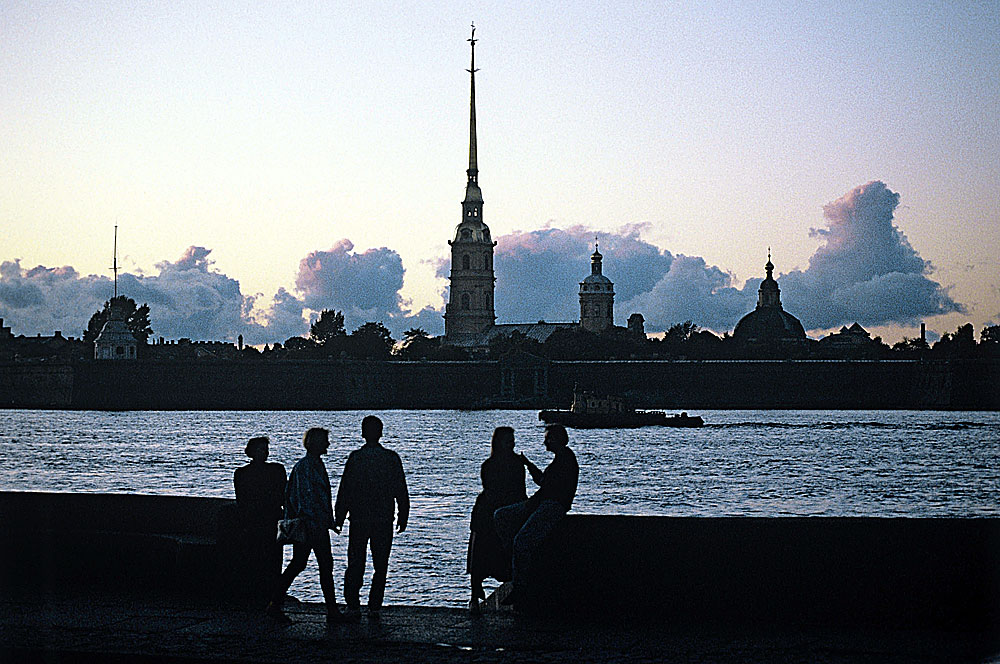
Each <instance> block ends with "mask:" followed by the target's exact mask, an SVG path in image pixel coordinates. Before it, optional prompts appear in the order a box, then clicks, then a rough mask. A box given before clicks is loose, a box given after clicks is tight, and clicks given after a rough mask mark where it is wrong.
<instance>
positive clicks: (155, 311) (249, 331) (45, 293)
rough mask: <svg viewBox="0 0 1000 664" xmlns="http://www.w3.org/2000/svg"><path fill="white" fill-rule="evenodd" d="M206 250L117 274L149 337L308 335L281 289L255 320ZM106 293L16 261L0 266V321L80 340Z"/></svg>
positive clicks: (96, 282) (92, 279) (97, 283)
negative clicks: (145, 313) (144, 309)
mask: <svg viewBox="0 0 1000 664" xmlns="http://www.w3.org/2000/svg"><path fill="white" fill-rule="evenodd" d="M210 253H211V250H210V249H206V248H205V247H198V246H191V247H188V249H187V250H186V251H185V252H184V254H183V255H182V256H181V257H180V258H179V259H178V260H176V261H173V262H171V261H163V262H160V263H158V264H157V265H156V268H157V269H158V270H159V273H158V274H155V275H143V274H131V273H124V274H121V275H119V277H118V292H119V293H121V294H123V295H127V296H128V297H131V298H132V299H133V300H135V301H136V302H138V303H139V304H142V303H148V304H149V317H150V321H151V323H152V327H153V333H154V334H153V336H154V337H159V336H162V337H165V338H168V339H177V338H181V337H188V338H191V339H198V340H216V339H227V340H231V341H235V339H236V337H237V336H238V335H240V334H242V335H244V338H245V340H246V341H247V343H264V342H266V341H274V340H277V339H281V340H284V339H285V338H287V337H288V336H292V335H293V334H302V333H303V332H305V331H307V327H306V324H305V321H304V319H303V318H302V306H301V303H297V302H296V301H295V300H294V298H287V297H283V296H284V295H286V294H285V293H284V292H283V291H279V293H278V295H277V296H276V297H275V304H274V306H273V307H272V309H270V310H268V311H263V312H256V318H259V319H260V320H261V321H262V322H258V320H257V319H256V318H255V312H254V305H255V302H256V298H255V297H254V296H249V295H244V294H243V293H242V292H241V290H240V284H239V282H238V281H237V280H235V279H233V278H231V277H229V276H227V275H225V274H222V273H221V272H219V271H218V270H216V269H215V268H214V267H213V263H212V261H211V260H210V259H209V254H210ZM113 293H114V286H113V284H112V281H111V279H109V278H107V277H104V276H98V275H87V276H82V275H80V274H79V273H78V272H77V271H76V270H75V269H73V268H72V267H68V266H66V267H58V268H50V267H45V266H42V265H39V266H37V267H34V268H31V269H30V270H26V269H24V268H22V267H21V265H20V262H19V261H13V262H11V261H7V262H4V263H3V264H2V265H0V317H3V318H5V319H6V324H8V325H11V326H12V327H13V328H14V331H15V333H17V334H36V333H37V334H51V333H52V332H53V331H55V330H60V331H62V332H64V334H65V335H67V336H81V335H82V334H83V330H84V329H85V328H86V326H87V321H89V320H90V316H91V315H92V314H93V313H94V312H95V311H97V310H99V309H100V308H101V307H102V306H103V304H104V302H105V300H107V299H109V298H110V297H111V296H112V294H113ZM280 335H284V336H280Z"/></svg>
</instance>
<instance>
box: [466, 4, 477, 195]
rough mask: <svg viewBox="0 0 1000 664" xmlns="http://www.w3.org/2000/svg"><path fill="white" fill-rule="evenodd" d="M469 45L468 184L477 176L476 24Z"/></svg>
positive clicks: (473, 25)
mask: <svg viewBox="0 0 1000 664" xmlns="http://www.w3.org/2000/svg"><path fill="white" fill-rule="evenodd" d="M466 41H468V42H469V44H471V45H472V65H471V66H470V67H469V68H468V69H467V70H466V71H467V72H469V75H470V77H471V79H472V92H471V95H470V101H469V170H468V174H469V182H476V180H477V179H478V178H477V176H478V175H479V165H478V163H477V155H476V72H477V71H479V70H478V69H476V42H477V41H478V40H477V39H476V24H475V23H473V24H472V36H471V37H469V39H468V40H466Z"/></svg>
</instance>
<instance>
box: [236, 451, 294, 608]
mask: <svg viewBox="0 0 1000 664" xmlns="http://www.w3.org/2000/svg"><path fill="white" fill-rule="evenodd" d="M269 444H270V441H269V440H268V438H267V436H256V437H254V438H251V439H250V442H248V443H247V446H246V449H245V450H244V452H245V453H246V455H247V456H248V457H250V463H248V464H247V465H245V466H241V467H240V468H237V469H236V472H235V473H233V485H234V488H235V489H236V511H237V514H238V515H239V522H240V527H241V529H242V531H243V537H244V540H243V541H244V547H245V555H246V558H245V561H246V567H245V569H246V571H247V573H248V576H249V582H250V583H249V587H248V588H247V591H248V595H249V596H251V597H256V598H258V599H266V598H267V597H269V596H270V594H271V593H272V592H273V591H274V584H275V583H276V582H277V580H278V575H279V574H281V545H280V544H278V542H277V541H276V539H275V533H277V531H278V529H277V526H278V520H279V519H281V513H282V507H283V506H284V503H285V467H284V466H282V465H281V464H280V463H267V456H268V453H269Z"/></svg>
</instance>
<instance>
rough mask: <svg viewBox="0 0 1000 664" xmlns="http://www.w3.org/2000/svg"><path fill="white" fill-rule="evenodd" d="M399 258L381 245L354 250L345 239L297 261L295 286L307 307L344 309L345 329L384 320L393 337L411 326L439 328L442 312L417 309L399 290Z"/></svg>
mask: <svg viewBox="0 0 1000 664" xmlns="http://www.w3.org/2000/svg"><path fill="white" fill-rule="evenodd" d="M404 272H405V270H404V269H403V260H402V259H401V258H400V256H399V254H398V253H396V252H395V251H394V250H392V249H388V248H386V247H381V248H378V249H368V250H366V251H364V252H361V253H357V252H355V251H354V244H353V243H352V242H351V241H350V240H347V239H343V240H340V241H338V242H337V243H336V244H334V246H333V247H332V248H331V249H329V250H327V251H314V252H312V253H310V254H309V255H308V256H306V257H305V258H303V259H302V260H301V261H300V262H299V271H298V274H297V276H296V278H295V287H296V290H297V291H298V292H299V293H300V294H301V301H302V303H303V305H304V306H305V307H306V308H309V309H312V310H314V311H320V310H323V309H336V310H338V311H343V312H344V324H345V326H346V327H347V329H348V330H351V329H354V328H357V327H358V326H360V325H362V324H363V323H366V322H368V321H377V322H380V323H382V324H384V325H385V326H386V327H388V328H389V330H390V331H391V332H392V333H393V335H394V336H396V337H397V338H399V337H401V336H402V333H403V331H404V330H406V329H409V328H410V327H423V328H424V329H425V330H427V331H428V332H430V333H431V334H440V333H442V332H443V331H444V323H443V321H442V319H441V311H440V310H437V309H434V308H432V307H426V308H424V309H422V310H420V311H419V312H417V313H416V314H413V313H412V312H411V309H410V302H409V301H408V300H406V299H404V298H403V297H402V296H401V295H400V292H399V291H400V289H402V287H403V275H404Z"/></svg>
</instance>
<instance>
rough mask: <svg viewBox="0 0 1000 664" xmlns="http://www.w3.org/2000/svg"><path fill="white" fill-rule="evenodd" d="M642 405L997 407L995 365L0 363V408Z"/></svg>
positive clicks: (999, 393) (999, 375)
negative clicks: (589, 399)
mask: <svg viewBox="0 0 1000 664" xmlns="http://www.w3.org/2000/svg"><path fill="white" fill-rule="evenodd" d="M574 385H578V386H579V387H580V388H582V389H588V390H591V391H596V392H601V393H606V394H612V395H620V396H624V397H626V398H627V399H628V400H630V401H631V402H632V403H633V404H635V405H636V406H638V407H644V408H665V409H668V410H695V409H706V408H756V409H767V408H804V409H879V408H889V409H892V408H898V409H945V410H948V409H968V410H977V409H982V410H997V409H1000V361H995V360H955V361H931V362H920V361H885V360H883V361H824V360H784V361H783V360H773V361H769V360H759V361H754V360H746V361H728V360H727V361H612V362H596V361H595V362H590V361H580V362H567V361H557V362H546V361H544V360H541V359H540V358H534V361H530V362H521V363H518V362H517V361H514V362H364V361H350V360H345V361H337V360H330V361H323V360H278V361H264V360H258V361H219V360H190V361H179V360H178V361H142V360H140V361H136V362H97V361H88V362H77V363H73V364H45V363H5V364H0V407H12V408H77V409H123V410H126V409H157V410H169V409H185V410H186V409H191V410H213V409H355V408H357V409H363V408H490V407H506V408H510V407H514V408H545V407H567V406H568V405H569V403H570V401H571V397H572V391H573V386H574Z"/></svg>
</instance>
